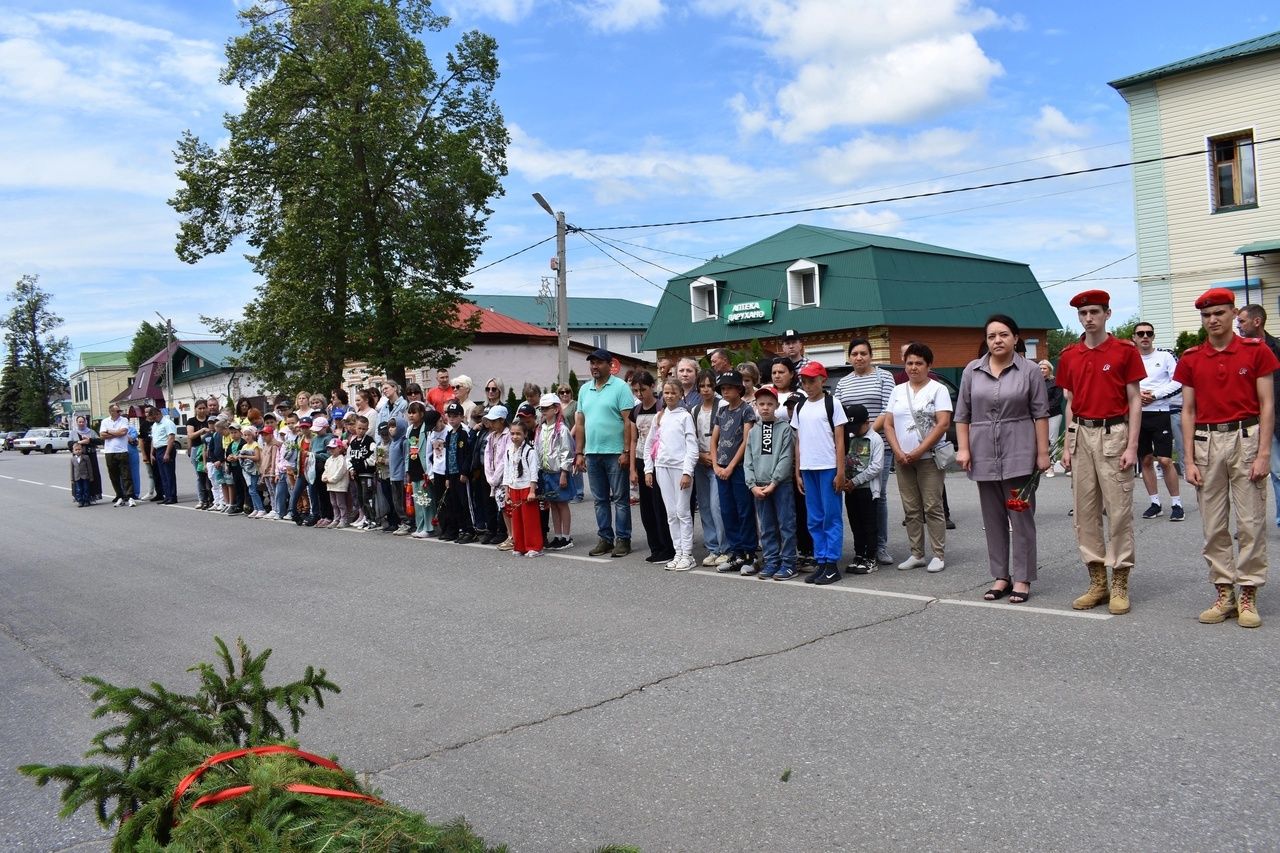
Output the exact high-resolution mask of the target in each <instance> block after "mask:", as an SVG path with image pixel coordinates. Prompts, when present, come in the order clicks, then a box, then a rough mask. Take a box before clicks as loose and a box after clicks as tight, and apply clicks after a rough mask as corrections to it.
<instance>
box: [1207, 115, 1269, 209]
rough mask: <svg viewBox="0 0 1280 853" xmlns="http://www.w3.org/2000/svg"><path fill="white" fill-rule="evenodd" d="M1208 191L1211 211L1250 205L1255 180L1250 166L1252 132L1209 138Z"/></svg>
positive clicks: (1254, 201)
mask: <svg viewBox="0 0 1280 853" xmlns="http://www.w3.org/2000/svg"><path fill="white" fill-rule="evenodd" d="M1209 168H1210V169H1211V170H1212V171H1211V174H1210V179H1209V183H1210V193H1211V194H1212V196H1213V210H1214V212H1215V213H1216V212H1218V211H1223V210H1233V209H1237V208H1241V207H1253V206H1255V205H1256V204H1257V203H1258V182H1257V176H1256V174H1255V172H1254V165H1253V131H1245V132H1244V133H1233V134H1230V135H1228V136H1218V137H1214V138H1213V139H1210V140H1209Z"/></svg>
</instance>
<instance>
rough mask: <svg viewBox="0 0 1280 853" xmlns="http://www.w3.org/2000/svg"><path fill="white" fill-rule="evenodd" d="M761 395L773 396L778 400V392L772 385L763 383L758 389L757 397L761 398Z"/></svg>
mask: <svg viewBox="0 0 1280 853" xmlns="http://www.w3.org/2000/svg"><path fill="white" fill-rule="evenodd" d="M761 397H772V398H773V399H774V400H777V399H778V392H777V391H776V390H774V387H773V386H772V385H763V386H761V387H759V388H757V389H756V399H757V400H759V399H760V398H761Z"/></svg>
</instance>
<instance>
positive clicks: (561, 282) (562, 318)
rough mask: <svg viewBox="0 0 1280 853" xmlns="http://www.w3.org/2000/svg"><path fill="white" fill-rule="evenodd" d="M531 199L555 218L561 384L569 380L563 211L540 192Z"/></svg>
mask: <svg viewBox="0 0 1280 853" xmlns="http://www.w3.org/2000/svg"><path fill="white" fill-rule="evenodd" d="M533 200H534V201H536V202H537V203H538V206H539V207H541V208H542V209H543V210H545V211H546V212H547V213H549V214H551V216H552V217H554V218H555V220H556V334H557V335H558V336H559V338H560V340H559V341H558V345H559V346H558V349H559V361H560V363H559V381H560V384H561V385H567V384H568V382H569V296H568V293H567V290H568V282H567V281H566V275H567V272H568V271H567V270H566V269H565V261H564V237H565V230H566V229H565V224H564V211H563V210H561V211H558V212H557V211H554V210H552V209H551V205H549V204H547V200H546V199H545V198H543V197H542V193H534V194H533Z"/></svg>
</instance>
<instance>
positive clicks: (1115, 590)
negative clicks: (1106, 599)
mask: <svg viewBox="0 0 1280 853" xmlns="http://www.w3.org/2000/svg"><path fill="white" fill-rule="evenodd" d="M1108 608H1109V609H1110V610H1111V612H1112V614H1113V615H1115V616H1120V615H1122V614H1124V613H1128V612H1129V570H1128V569H1112V570H1111V604H1110V605H1108Z"/></svg>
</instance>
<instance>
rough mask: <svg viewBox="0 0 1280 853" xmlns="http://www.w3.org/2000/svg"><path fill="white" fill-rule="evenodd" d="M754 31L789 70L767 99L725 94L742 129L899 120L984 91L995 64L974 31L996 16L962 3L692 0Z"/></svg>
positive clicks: (997, 69) (794, 136)
mask: <svg viewBox="0 0 1280 853" xmlns="http://www.w3.org/2000/svg"><path fill="white" fill-rule="evenodd" d="M699 6H700V8H701V9H702V10H703V11H706V12H710V13H713V14H715V13H719V14H725V13H730V14H733V15H735V16H736V17H737V18H739V19H740V20H742V21H744V22H745V23H746V24H747V25H748V26H750V27H753V28H755V29H756V30H758V31H759V33H760V35H761V36H763V37H764V38H765V39H766V40H767V42H768V48H767V50H768V52H769V53H770V54H771V55H772V56H773V57H774V58H775V59H776V60H777V61H778V63H779V64H780V65H781V66H782V67H783V69H784V70H785V71H786V72H788V74H789V77H790V79H789V82H786V83H784V84H782V85H781V86H779V87H778V88H777V90H776V92H775V93H774V95H773V98H772V103H769V104H760V105H756V106H752V105H750V104H749V103H748V102H747V101H746V99H745V98H741V97H740V98H738V99H734V100H733V101H731V103H730V106H731V107H732V108H733V109H734V110H735V112H737V114H738V115H739V117H740V121H741V122H742V127H743V129H744V130H752V129H756V128H759V127H761V126H764V125H766V124H767V126H768V127H769V128H770V129H771V130H772V131H773V133H774V134H775V135H777V136H778V137H779V138H781V139H784V140H787V141H798V140H802V139H805V138H808V137H810V136H812V135H813V134H815V133H818V132H821V131H823V130H826V129H828V128H831V127H840V126H866V125H874V124H902V123H906V122H911V121H915V120H919V119H922V118H926V117H928V116H932V115H937V114H940V113H942V112H945V111H946V110H948V109H950V108H952V107H954V106H956V105H959V104H965V103H970V102H973V101H976V100H978V99H980V98H981V97H983V96H984V95H985V94H986V91H987V85H988V84H989V83H990V82H991V80H992V79H994V78H995V77H997V76H999V75H1000V74H1002V73H1003V69H1002V68H1001V66H1000V64H999V63H998V62H996V61H994V60H992V59H991V58H989V57H988V56H987V55H986V54H985V53H984V52H983V50H982V48H981V47H980V46H979V45H978V42H977V39H976V38H974V35H973V34H974V33H975V32H977V31H979V30H982V29H986V28H989V27H992V26H995V25H997V24H1001V23H1002V19H1001V18H1000V17H999V16H998V15H996V13H995V12H993V11H991V10H989V9H986V8H982V7H975V6H973V5H972V3H971V2H970V0H860V1H859V2H856V3H852V2H847V0H701V2H700V4H699Z"/></svg>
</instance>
